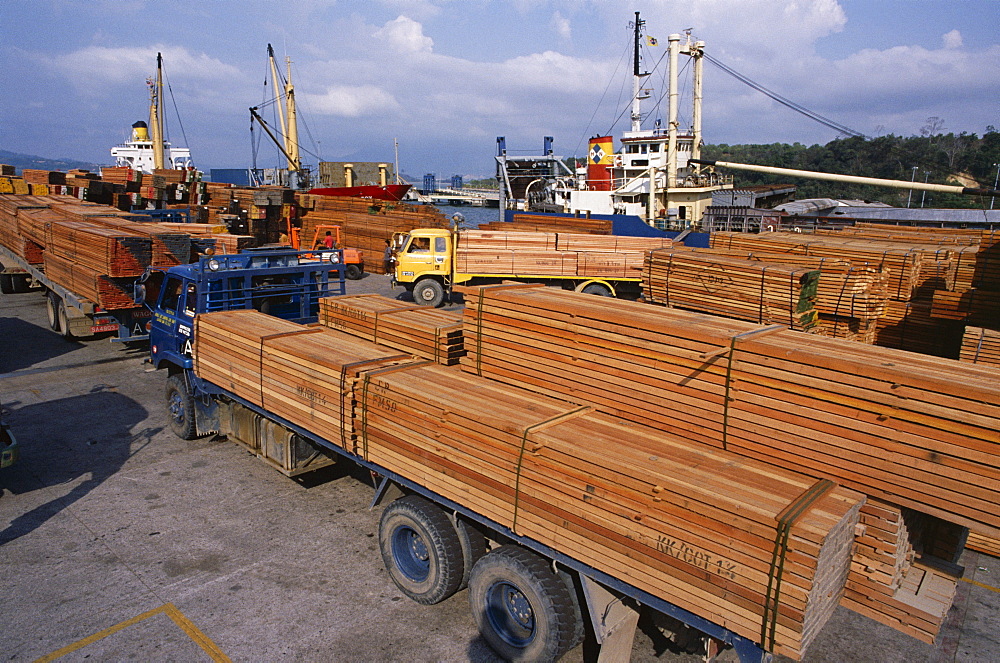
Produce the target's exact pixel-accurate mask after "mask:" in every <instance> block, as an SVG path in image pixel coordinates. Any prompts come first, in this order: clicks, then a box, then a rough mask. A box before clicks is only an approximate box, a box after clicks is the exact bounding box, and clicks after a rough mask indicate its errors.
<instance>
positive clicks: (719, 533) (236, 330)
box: [195, 311, 864, 659]
mask: <svg viewBox="0 0 1000 663" xmlns="http://www.w3.org/2000/svg"><path fill="white" fill-rule="evenodd" d="M345 338H347V337H346V335H345V334H343V333H341V332H337V331H335V330H329V329H323V328H316V327H312V328H309V327H305V328H304V327H301V326H298V325H293V324H292V323H285V322H283V321H275V320H274V319H267V316H264V315H263V314H261V313H258V312H256V311H233V312H224V313H211V314H207V315H202V316H199V317H198V319H197V321H196V325H195V366H196V371H197V372H198V374H199V377H202V378H204V379H208V380H211V381H213V382H215V383H216V384H220V385H221V386H223V387H226V388H227V389H229V388H235V389H238V391H236V393H237V394H238V395H241V396H243V397H244V398H247V400H251V401H252V402H258V401H259V402H261V403H263V404H264V407H266V408H267V409H268V410H270V411H274V412H276V413H280V414H281V415H282V416H284V417H285V418H287V419H288V420H290V421H292V422H293V423H299V424H300V425H302V426H304V427H306V428H309V429H310V430H314V431H317V432H321V433H322V434H323V436H324V437H326V438H327V439H328V440H330V441H331V442H333V443H335V444H342V445H343V446H345V447H346V448H347V449H348V450H350V451H352V452H354V453H357V454H359V455H361V456H362V457H364V458H365V459H367V460H369V461H371V462H374V463H377V464H378V465H380V466H382V467H384V468H386V469H388V470H390V471H394V472H398V473H399V474H401V475H404V476H406V477H408V478H410V479H411V480H414V481H416V482H417V483H419V484H421V485H423V486H425V487H426V488H428V489H430V490H432V491H434V492H436V493H438V494H440V495H442V496H443V497H445V498H448V499H452V500H455V501H456V502H459V503H461V504H463V505H465V506H467V507H468V508H470V509H472V510H473V511H476V512H477V513H480V514H481V515H483V516H485V517H487V518H490V519H491V520H493V521H495V522H496V523H498V524H500V525H502V526H505V527H507V528H510V529H511V530H513V531H514V532H516V533H518V534H521V535H524V536H528V537H531V538H533V539H536V540H537V541H539V542H541V543H544V544H546V545H550V546H553V547H555V548H556V549H559V550H561V551H563V552H565V553H567V554H569V555H571V556H573V557H576V558H577V559H579V560H581V561H583V562H585V563H587V564H589V565H592V566H594V567H595V568H598V569H600V570H603V571H605V572H607V573H610V574H612V575H615V576H617V577H620V578H622V579H623V580H625V581H626V582H629V583H630V584H633V585H635V586H636V587H638V588H639V589H642V590H644V591H647V592H650V593H652V594H654V595H656V596H659V597H661V598H663V599H665V600H667V601H670V602H672V603H674V604H676V605H679V606H681V607H684V608H685V609H687V610H690V611H692V612H695V613H696V614H698V615H700V616H702V617H704V618H706V619H710V620H712V621H713V622H716V623H718V624H720V625H722V626H724V627H726V628H729V629H731V630H733V631H735V632H737V633H740V634H741V635H744V636H745V637H747V638H751V639H753V640H754V641H758V642H762V643H763V644H764V646H765V647H767V648H768V649H770V650H773V651H775V652H778V653H781V654H784V655H787V656H790V657H793V658H796V659H799V658H801V656H802V654H803V653H804V652H805V650H806V648H807V647H808V645H809V643H810V642H811V641H812V640H813V639H814V638H815V636H816V634H817V633H818V631H819V630H820V629H821V628H822V626H823V624H824V623H825V622H826V621H827V619H828V618H829V616H830V614H831V613H832V611H833V610H834V608H835V606H836V605H837V604H838V602H839V600H840V594H841V591H842V587H843V585H844V582H845V578H846V576H847V573H848V570H849V566H850V550H851V542H852V540H853V533H854V529H855V527H856V524H857V519H858V510H859V508H860V506H861V504H862V503H863V501H864V497H863V496H862V495H860V494H858V493H856V492H854V491H851V490H848V489H845V488H842V487H837V486H836V485H835V484H833V483H832V482H829V481H819V482H817V481H815V480H813V479H811V478H808V477H805V476H802V475H800V474H797V473H795V472H792V471H788V470H781V469H778V468H774V467H769V466H767V465H764V464H762V463H759V462H756V461H752V460H749V459H745V458H739V457H737V456H735V455H733V454H731V453H727V452H724V451H721V450H717V449H707V448H704V447H701V446H700V445H697V444H694V443H691V442H690V441H688V440H686V439H684V438H683V437H681V436H676V435H673V434H670V433H666V432H661V431H655V430H652V429H649V428H646V427H643V426H638V425H636V424H634V423H632V422H627V421H622V420H618V419H615V418H614V417H610V416H607V415H604V414H600V413H597V412H594V411H593V410H592V409H591V408H589V407H580V406H577V405H574V404H571V403H567V402H566V401H563V400H560V399H556V398H551V397H546V396H542V395H539V394H536V393H531V392H529V391H525V390H521V389H518V388H515V387H511V386H508V385H504V384H501V383H497V382H493V381H490V380H486V379H483V378H478V377H476V376H472V375H468V374H463V373H462V372H460V371H457V370H455V369H454V368H451V367H445V366H440V365H435V364H433V363H430V362H426V361H409V362H404V361H403V359H402V357H403V356H405V355H393V354H391V351H389V350H388V349H387V348H383V347H379V346H375V345H374V344H370V343H368V342H367V341H364V340H360V339H355V340H354V344H353V345H348V342H347V341H346V340H345ZM348 347H349V348H350V349H349V350H345V348H348ZM223 348H229V350H227V351H226V352H221V350H222V349H223ZM220 356H227V357H232V359H231V360H230V359H224V360H222V361H221V362H220V359H219V358H220ZM244 394H245V396H244ZM352 396H353V398H352ZM482 403H496V404H500V405H502V407H497V408H493V409H487V410H485V411H484V408H483V407H482ZM348 422H349V423H348Z"/></svg>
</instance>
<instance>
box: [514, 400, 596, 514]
mask: <svg viewBox="0 0 1000 663" xmlns="http://www.w3.org/2000/svg"><path fill="white" fill-rule="evenodd" d="M593 409H594V408H593V407H591V406H590V405H581V406H580V407H578V408H576V409H575V410H570V411H569V412H563V413H562V414H557V415H556V416H554V417H552V418H550V419H546V420H545V421H540V422H538V423H537V424H533V425H531V426H528V427H527V428H525V429H524V435H522V436H521V450H520V451H519V452H518V454H517V470H516V471H515V474H514V515H513V518H512V520H511V525H510V530H511V531H512V532H514V534H517V509H518V506H519V505H520V499H521V468H522V467H523V465H524V448H525V446H526V445H527V444H528V435H530V434H531V433H533V432H535V431H539V430H543V429H545V428H549V427H551V426H556V425H558V424H561V423H563V422H564V421H568V420H570V419H573V418H575V417H578V416H580V415H582V414H587V413H588V412H591V411H592V410H593Z"/></svg>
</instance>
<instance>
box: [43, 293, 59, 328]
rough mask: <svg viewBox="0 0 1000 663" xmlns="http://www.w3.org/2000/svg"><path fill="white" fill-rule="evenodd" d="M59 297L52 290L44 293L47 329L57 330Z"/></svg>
mask: <svg viewBox="0 0 1000 663" xmlns="http://www.w3.org/2000/svg"><path fill="white" fill-rule="evenodd" d="M61 303H62V302H60V301H59V297H58V296H57V295H56V293H54V292H47V293H45V316H46V317H47V318H48V319H49V329H51V330H52V331H54V332H57V333H58V332H59V305H60V304H61Z"/></svg>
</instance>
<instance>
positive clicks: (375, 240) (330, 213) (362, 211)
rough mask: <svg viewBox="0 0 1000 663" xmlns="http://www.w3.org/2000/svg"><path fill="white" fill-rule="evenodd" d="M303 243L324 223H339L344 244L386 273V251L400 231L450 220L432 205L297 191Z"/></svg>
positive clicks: (377, 271) (368, 267) (438, 225)
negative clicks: (298, 192)
mask: <svg viewBox="0 0 1000 663" xmlns="http://www.w3.org/2000/svg"><path fill="white" fill-rule="evenodd" d="M296 202H297V204H298V208H299V212H298V213H299V218H300V219H301V224H302V225H301V228H300V237H301V242H302V246H303V247H306V245H307V244H308V243H310V242H312V239H313V236H314V235H315V233H316V229H317V227H318V226H320V225H339V226H340V227H341V239H342V242H343V244H344V246H346V247H349V248H354V249H360V250H362V251H364V252H365V270H366V271H370V272H372V273H375V274H382V273H384V271H385V269H384V266H383V264H382V254H383V252H384V251H385V247H386V242H387V241H391V240H392V236H393V234H394V233H397V232H404V233H405V232H410V231H411V230H413V229H414V228H447V227H449V221H448V219H446V218H445V216H444V214H442V213H441V212H439V211H438V210H437V208H435V207H431V206H428V205H411V204H408V203H399V202H391V203H390V202H385V201H378V200H369V199H365V198H346V197H339V196H318V195H309V194H296Z"/></svg>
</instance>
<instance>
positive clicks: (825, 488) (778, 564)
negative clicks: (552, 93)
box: [760, 479, 837, 650]
mask: <svg viewBox="0 0 1000 663" xmlns="http://www.w3.org/2000/svg"><path fill="white" fill-rule="evenodd" d="M836 486H837V484H835V483H834V482H832V481H830V480H829V479H820V480H819V481H817V482H816V483H814V484H813V485H812V486H811V487H810V488H809V489H808V490H806V491H805V492H804V493H802V494H801V495H800V496H799V497H798V498H797V499H796V500H795V501H794V502H792V503H791V504H789V505H788V506H787V507H785V509H784V510H783V511H782V512H781V513H779V514H778V515H777V517H776V518H775V519H776V520H777V521H778V526H777V527H776V528H775V537H774V550H773V552H772V553H771V568H770V569H769V571H768V576H767V593H766V594H765V595H764V611H763V615H762V617H761V624H760V644H761V646H763V647H764V648H765V649H767V650H771V649H774V642H775V629H776V628H777V624H778V606H779V604H780V601H781V576H782V573H783V572H784V570H785V557H786V556H787V554H788V536H789V533H790V532H791V530H792V526H793V525H794V524H795V523H796V521H798V519H799V518H801V517H802V515H803V514H804V513H805V512H806V511H807V510H808V509H809V508H810V507H811V506H812V505H813V504H814V503H815V502H816V501H817V500H819V499H820V498H821V497H823V496H824V495H826V494H827V493H828V492H830V491H831V490H833V489H834V488H835V487H836Z"/></svg>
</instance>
